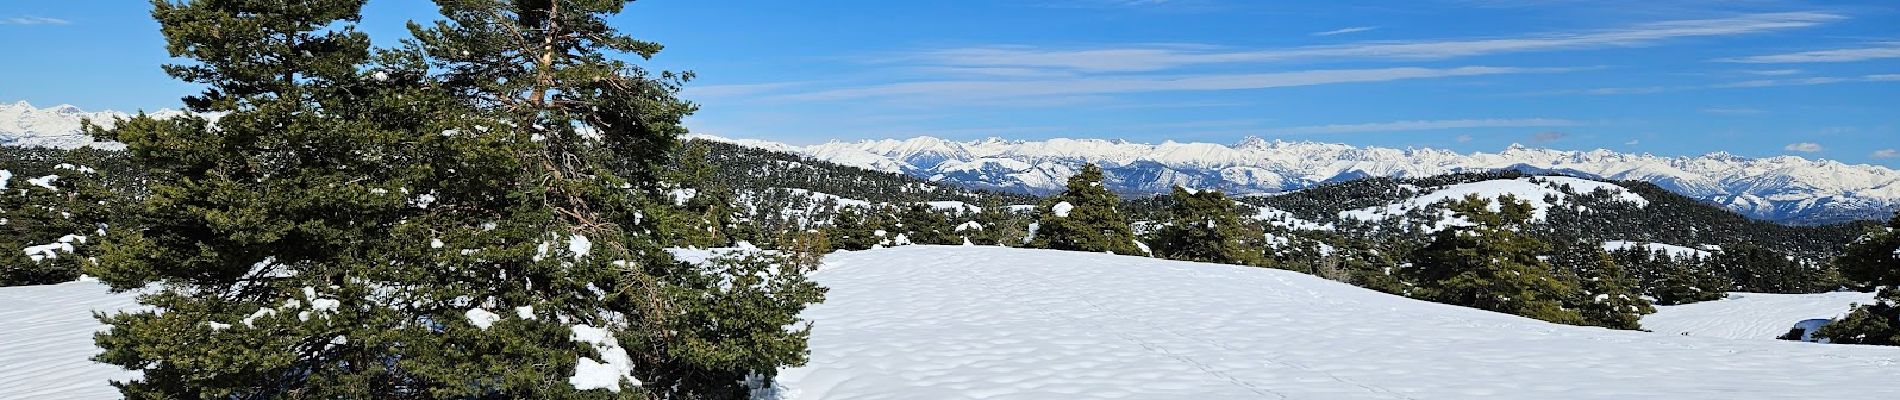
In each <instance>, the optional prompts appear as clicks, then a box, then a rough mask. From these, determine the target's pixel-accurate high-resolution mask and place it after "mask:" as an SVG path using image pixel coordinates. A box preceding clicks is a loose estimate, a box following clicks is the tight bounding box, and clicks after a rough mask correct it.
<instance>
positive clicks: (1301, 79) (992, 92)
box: [781, 66, 1571, 100]
mask: <svg viewBox="0 0 1900 400" xmlns="http://www.w3.org/2000/svg"><path fill="white" fill-rule="evenodd" d="M1569 70H1571V69H1567V68H1514V67H1487V66H1471V67H1458V68H1415V67H1408V68H1378V69H1330V70H1308V71H1293V72H1274V73H1258V74H1197V75H1160V76H1148V75H1143V76H1104V77H1085V78H1073V79H1041V80H940V81H921V82H899V83H890V84H881V85H872V86H864V87H851V88H840V89H831V90H823V91H817V92H809V93H799V94H791V95H786V96H782V97H781V98H782V99H785V100H846V99H861V98H874V97H890V96H929V97H933V98H938V99H946V98H947V99H953V100H970V99H994V98H1022V97H1035V96H1064V95H1100V94H1117V93H1141V92H1167V91H1215V90H1247V89H1268V88H1280V87H1296V86H1314V85H1327V84H1340V83H1358V82H1385V81H1397V80H1406V79H1425V78H1445V77H1460V76H1480V75H1498V74H1527V73H1551V72H1564V71H1569Z"/></svg>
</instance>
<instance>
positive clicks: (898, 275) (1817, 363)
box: [779, 246, 1900, 399]
mask: <svg viewBox="0 0 1900 400" xmlns="http://www.w3.org/2000/svg"><path fill="white" fill-rule="evenodd" d="M816 276H817V279H818V280H819V281H820V282H822V283H824V284H825V285H827V286H829V287H831V292H830V294H829V295H828V298H829V300H828V301H827V302H826V303H825V304H822V305H818V306H815V307H813V308H812V309H811V310H809V312H808V314H807V316H809V317H811V318H813V319H815V320H816V321H817V327H816V328H815V330H814V331H813V336H812V360H811V363H810V365H808V366H806V367H802V368H795V369H790V370H787V371H784V372H783V373H782V374H781V375H780V376H779V381H780V385H781V388H782V390H783V392H782V393H781V394H782V397H783V398H787V399H974V398H986V399H1056V398H1060V399H1073V398H1128V399H1155V398H1172V399H1256V398H1258V399H1283V398H1284V399H1360V398H1364V399H1473V398H1509V399H1560V398H1565V399H1605V398H1697V399H1701V398H1709V399H1744V398H1878V397H1879V396H1880V394H1881V393H1887V394H1891V393H1894V391H1895V390H1896V389H1894V388H1893V387H1892V386H1891V382H1892V379H1893V377H1894V376H1896V375H1897V374H1900V348H1885V347H1871V346H1846V345H1821V344H1812V343H1794V342H1782V341H1737V340H1723V339H1715V338H1707V337H1700V336H1686V337H1685V336H1680V335H1675V334H1659V333H1648V332H1628V331H1611V330H1605V329H1599V328H1586V327H1573V326H1561V325H1552V324H1548V323H1544V322H1540V321H1535V320H1529V319H1524V318H1518V317H1514V316H1509V315H1503V314H1495V313H1489V312H1483V311H1478V310H1473V309H1467V308H1460V307H1452V306H1446V305H1440V304H1433V303H1426V302H1420V301H1413V300H1408V299H1404V298H1400V297H1395V296H1390V295H1385V294H1380V293H1376V292H1371V291H1367V290H1364V289H1360V288H1355V287H1352V286H1347V285H1345V284H1341V283H1337V282H1331V281H1326V280H1321V279H1319V278H1315V277H1311V276H1307V275H1302V274H1298V273H1293V272H1287V271H1279V270H1271V269H1258V268H1245V267H1233V266H1222V265H1210V264H1195V263H1185V262H1171V261H1160V260H1155V259H1149V258H1136V257H1120V256H1110V255H1098V254H1083V253H1072V252H1058V251H1041V250H1013V249H1002V248H990V247H933V246H911V247H900V248H893V249H884V250H872V251H866V252H851V253H839V254H835V255H833V256H831V258H830V259H829V264H828V265H827V267H826V268H825V269H824V270H821V271H819V272H818V273H817V275H816Z"/></svg>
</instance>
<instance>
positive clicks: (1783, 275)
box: [1708, 242, 1837, 293]
mask: <svg viewBox="0 0 1900 400" xmlns="http://www.w3.org/2000/svg"><path fill="white" fill-rule="evenodd" d="M1708 262H1709V263H1710V267H1711V268H1712V269H1713V270H1714V271H1718V272H1719V273H1721V274H1723V275H1726V276H1728V278H1729V281H1730V282H1732V283H1733V285H1734V286H1733V287H1732V288H1729V289H1730V290H1734V291H1743V292H1756V293H1813V292H1818V291H1824V290H1827V289H1833V288H1834V287H1837V286H1833V285H1832V284H1835V282H1827V279H1826V277H1827V274H1826V272H1825V271H1823V270H1822V269H1821V268H1817V267H1813V266H1809V265H1804V264H1803V263H1802V262H1800V261H1797V260H1794V259H1793V257H1790V256H1788V255H1787V254H1783V253H1781V252H1778V251H1774V250H1769V249H1768V248H1765V247H1762V246H1760V245H1756V244H1754V243H1748V242H1742V243H1732V244H1727V245H1723V246H1722V251H1721V252H1718V253H1716V254H1715V256H1714V257H1711V258H1710V259H1709V260H1708Z"/></svg>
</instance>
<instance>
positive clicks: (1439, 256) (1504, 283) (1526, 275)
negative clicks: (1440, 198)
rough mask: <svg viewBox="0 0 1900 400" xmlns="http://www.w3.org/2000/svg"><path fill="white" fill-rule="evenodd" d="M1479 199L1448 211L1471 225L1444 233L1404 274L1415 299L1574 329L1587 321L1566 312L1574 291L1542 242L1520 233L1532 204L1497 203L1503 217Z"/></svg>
mask: <svg viewBox="0 0 1900 400" xmlns="http://www.w3.org/2000/svg"><path fill="white" fill-rule="evenodd" d="M1490 204H1491V202H1490V201H1489V200H1486V199H1483V198H1479V197H1477V196H1476V195H1471V196H1467V197H1466V198H1465V199H1463V200H1461V201H1457V202H1453V203H1451V204H1450V206H1449V209H1450V210H1451V211H1452V212H1454V213H1456V215H1457V216H1459V217H1462V218H1464V219H1465V220H1467V221H1469V222H1470V223H1471V225H1470V226H1454V227H1448V228H1446V229H1444V230H1441V231H1439V232H1438V233H1437V234H1436V235H1435V236H1434V239H1433V240H1432V242H1431V244H1430V245H1427V246H1426V247H1425V248H1424V249H1422V250H1420V251H1419V252H1418V254H1415V255H1414V260H1413V261H1412V263H1413V267H1412V268H1407V269H1405V272H1406V273H1407V274H1408V275H1410V276H1409V278H1410V279H1411V280H1412V281H1413V282H1415V283H1416V285H1417V288H1415V289H1414V291H1413V292H1412V295H1413V296H1415V297H1418V298H1421V299H1426V300H1431V301H1436V302H1440V303H1446V304H1453V305H1461V306H1466V307H1473V308H1478V309H1484V310H1490V311H1497V312H1502V313H1509V314H1517V315H1521V316H1525V317H1530V318H1536V319H1541V320H1545V321H1551V322H1557V323H1565V324H1574V323H1578V322H1580V321H1581V320H1582V315H1580V314H1579V313H1578V312H1577V311H1576V310H1571V309H1567V308H1565V307H1564V304H1563V299H1564V298H1565V296H1569V295H1571V294H1572V293H1573V292H1575V290H1576V289H1575V288H1574V287H1572V286H1571V285H1569V284H1568V283H1565V282H1563V281H1561V280H1559V279H1558V278H1557V277H1555V276H1552V275H1551V271H1552V267H1551V266H1550V264H1548V263H1546V262H1544V260H1542V259H1540V258H1539V256H1540V255H1542V254H1544V253H1545V252H1546V251H1547V250H1548V247H1549V246H1548V245H1546V244H1544V243H1543V242H1541V241H1539V240H1537V239H1534V238H1531V237H1529V236H1525V235H1523V234H1521V233H1518V231H1517V230H1518V229H1520V228H1521V227H1522V226H1523V225H1524V224H1526V223H1528V222H1529V221H1530V218H1531V211H1532V210H1533V209H1532V208H1531V205H1530V203H1526V202H1522V201H1518V200H1517V199H1516V198H1515V197H1512V196H1510V195H1505V196H1501V197H1499V198H1498V205H1499V207H1498V208H1499V210H1498V211H1491V210H1490V209H1489V207H1490Z"/></svg>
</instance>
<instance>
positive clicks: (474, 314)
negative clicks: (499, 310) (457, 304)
mask: <svg viewBox="0 0 1900 400" xmlns="http://www.w3.org/2000/svg"><path fill="white" fill-rule="evenodd" d="M462 315H463V316H465V317H468V323H469V324H473V325H475V327H477V328H482V330H488V327H489V326H493V325H495V322H496V321H501V315H497V314H495V313H492V312H489V311H488V310H483V309H480V308H471V309H469V310H468V312H466V313H462Z"/></svg>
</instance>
